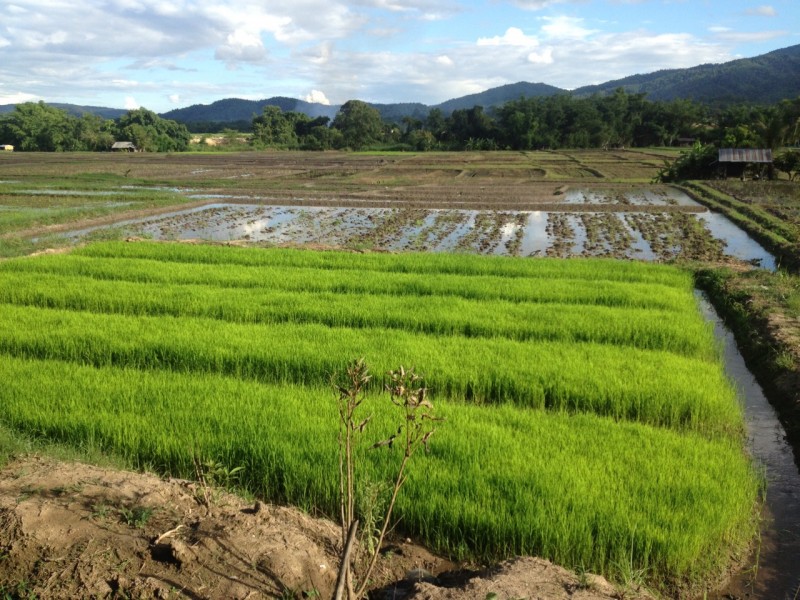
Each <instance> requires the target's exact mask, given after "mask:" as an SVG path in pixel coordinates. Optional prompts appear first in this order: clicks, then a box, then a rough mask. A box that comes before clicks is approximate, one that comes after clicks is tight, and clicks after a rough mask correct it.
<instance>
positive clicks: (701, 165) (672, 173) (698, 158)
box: [656, 142, 719, 182]
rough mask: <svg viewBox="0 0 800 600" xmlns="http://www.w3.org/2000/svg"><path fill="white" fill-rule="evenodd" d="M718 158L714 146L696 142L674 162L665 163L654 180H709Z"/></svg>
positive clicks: (717, 152)
mask: <svg viewBox="0 0 800 600" xmlns="http://www.w3.org/2000/svg"><path fill="white" fill-rule="evenodd" d="M718 157H719V151H718V150H717V148H716V147H715V146H713V145H711V144H708V145H705V146H704V145H703V144H700V143H699V142H697V143H695V144H694V146H692V147H691V148H690V149H689V150H686V151H684V152H681V154H680V156H679V157H678V158H676V159H675V160H674V161H672V162H671V163H666V164H665V165H664V167H663V168H662V169H661V171H660V172H659V174H658V176H657V177H656V179H657V180H658V181H662V182H669V181H684V180H686V179H709V178H711V177H713V175H714V172H715V170H716V167H717V159H718Z"/></svg>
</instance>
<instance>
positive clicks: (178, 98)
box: [169, 94, 181, 104]
mask: <svg viewBox="0 0 800 600" xmlns="http://www.w3.org/2000/svg"><path fill="white" fill-rule="evenodd" d="M169 101H170V102H171V103H172V104H178V103H180V101H181V95H180V94H170V95H169Z"/></svg>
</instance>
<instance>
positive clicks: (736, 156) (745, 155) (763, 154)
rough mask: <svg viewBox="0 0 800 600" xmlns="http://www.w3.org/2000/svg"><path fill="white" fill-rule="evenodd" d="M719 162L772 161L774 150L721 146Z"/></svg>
mask: <svg viewBox="0 0 800 600" xmlns="http://www.w3.org/2000/svg"><path fill="white" fill-rule="evenodd" d="M719 162H721V163H723V162H732V163H771V162H772V150H770V149H769V148H767V149H762V148H720V149H719Z"/></svg>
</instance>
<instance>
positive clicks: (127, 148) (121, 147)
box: [111, 142, 136, 152]
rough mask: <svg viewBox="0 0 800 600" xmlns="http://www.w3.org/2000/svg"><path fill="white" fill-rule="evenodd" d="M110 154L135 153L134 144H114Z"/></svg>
mask: <svg viewBox="0 0 800 600" xmlns="http://www.w3.org/2000/svg"><path fill="white" fill-rule="evenodd" d="M111 151H112V152H136V144H134V143H133V142H114V145H113V146H111Z"/></svg>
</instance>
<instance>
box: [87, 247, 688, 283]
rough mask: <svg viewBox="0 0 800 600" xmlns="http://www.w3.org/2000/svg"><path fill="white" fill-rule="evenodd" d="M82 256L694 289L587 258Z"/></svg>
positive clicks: (226, 252) (96, 250)
mask: <svg viewBox="0 0 800 600" xmlns="http://www.w3.org/2000/svg"><path fill="white" fill-rule="evenodd" d="M78 253H79V254H80V255H82V256H92V257H108V258H149V259H154V260H161V261H169V262H189V263H199V264H227V265H236V266H267V265H269V266H283V267H303V268H314V269H319V270H339V269H351V268H353V267H352V265H353V264H354V263H357V264H358V268H359V269H360V270H361V271H370V272H371V271H376V272H393V273H416V274H420V275H422V274H429V275H432V274H436V275H440V274H451V275H471V276H475V275H494V276H500V277H504V278H515V277H524V278H530V277H533V278H536V277H554V276H555V277H558V278H564V277H567V278H579V279H585V280H588V281H598V280H614V281H626V282H638V283H659V284H662V285H667V286H674V287H682V288H685V287H686V286H687V285H689V286H691V278H690V277H689V275H688V273H685V272H682V271H680V270H679V269H675V268H672V267H668V266H665V265H646V264H641V263H636V262H623V263H619V262H616V261H609V260H603V259H586V260H577V261H568V262H566V263H565V262H563V261H561V262H560V261H554V260H541V261H540V260H536V261H531V260H519V259H511V258H509V257H500V256H476V255H467V254H422V253H420V254H415V253H408V254H384V253H373V254H358V255H355V254H353V253H350V252H336V251H330V252H313V251H305V250H296V249H283V248H267V249H261V250H255V251H254V250H253V249H250V248H227V247H220V246H210V245H205V246H187V245H185V244H159V243H139V244H124V243H113V242H111V243H107V244H92V245H90V246H86V247H85V248H83V249H81V250H79V251H78Z"/></svg>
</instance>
